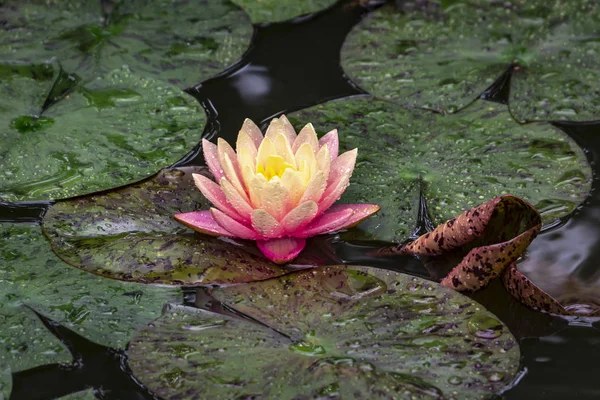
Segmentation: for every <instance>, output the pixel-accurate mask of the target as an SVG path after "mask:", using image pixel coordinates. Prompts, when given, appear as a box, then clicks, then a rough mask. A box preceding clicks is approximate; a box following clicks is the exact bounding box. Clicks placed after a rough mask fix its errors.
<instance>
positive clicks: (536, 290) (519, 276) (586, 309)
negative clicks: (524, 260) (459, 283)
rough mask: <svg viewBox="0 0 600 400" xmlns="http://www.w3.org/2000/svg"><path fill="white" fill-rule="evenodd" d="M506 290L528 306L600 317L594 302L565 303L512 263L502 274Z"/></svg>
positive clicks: (554, 311) (553, 312)
mask: <svg viewBox="0 0 600 400" xmlns="http://www.w3.org/2000/svg"><path fill="white" fill-rule="evenodd" d="M502 282H503V283H504V287H505V288H506V290H507V291H508V292H509V293H510V294H511V295H513V296H514V297H515V298H516V299H518V300H519V301H520V302H521V303H523V304H525V305H526V306H528V307H531V308H533V309H536V310H539V311H545V312H548V313H551V314H558V315H571V316H580V317H600V307H598V306H597V305H592V304H583V303H582V304H570V305H564V304H563V303H561V302H560V301H559V300H557V299H555V298H554V297H552V296H551V295H550V294H548V293H546V292H545V291H544V290H543V289H541V288H540V287H539V286H537V285H536V284H535V283H533V282H532V281H531V280H530V279H529V278H528V277H527V276H525V274H523V273H522V272H521V271H519V270H518V269H517V267H516V266H515V264H511V265H510V266H509V267H508V268H506V270H505V271H504V273H503V274H502Z"/></svg>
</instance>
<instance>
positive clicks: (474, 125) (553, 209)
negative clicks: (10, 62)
mask: <svg viewBox="0 0 600 400" xmlns="http://www.w3.org/2000/svg"><path fill="white" fill-rule="evenodd" d="M288 117H289V119H290V121H291V122H292V123H293V124H295V125H298V123H299V122H300V121H311V122H312V123H313V124H314V125H315V126H320V127H321V132H323V133H325V132H327V131H328V130H330V129H334V128H337V129H338V130H339V137H340V151H343V150H349V149H353V148H355V147H356V148H358V159H357V162H356V167H355V169H354V173H353V175H352V178H351V179H350V186H349V187H348V189H346V192H345V193H344V195H343V196H342V198H341V202H343V203H375V204H378V205H380V206H381V211H380V212H379V213H378V214H377V215H375V216H373V217H371V218H369V219H368V220H367V221H365V222H364V223H362V224H361V225H360V226H359V228H360V229H357V230H354V231H352V232H349V235H347V236H344V237H345V238H346V237H348V238H358V239H372V238H376V239H378V240H388V241H395V242H401V241H403V240H404V239H407V237H408V235H409V234H410V232H411V231H412V229H413V228H414V226H415V219H416V216H417V211H418V208H417V205H418V196H419V181H422V183H421V184H420V186H421V187H422V188H423V193H424V196H425V198H426V199H427V202H428V204H429V211H430V213H431V214H432V217H433V219H434V221H446V220H449V219H451V218H453V217H454V216H456V215H458V214H460V213H462V212H463V211H464V210H466V209H470V208H473V207H474V206H476V205H477V204H480V203H481V202H482V201H484V200H485V199H490V198H493V197H495V196H498V195H502V194H507V193H511V194H513V195H515V196H518V197H521V198H524V199H525V200H527V201H529V202H530V203H532V204H533V205H534V206H536V207H537V208H539V207H541V206H544V207H546V209H545V211H544V212H543V213H542V217H543V220H544V222H545V223H550V222H553V221H555V220H556V219H557V218H559V217H561V216H564V215H567V214H568V213H570V212H572V211H573V210H574V209H575V207H577V205H579V204H580V203H581V202H582V201H583V200H584V199H585V198H586V197H587V194H588V192H589V190H590V187H591V176H592V173H591V169H590V166H589V164H588V162H587V161H586V158H585V155H584V153H583V151H582V150H581V149H580V148H579V147H578V146H577V145H576V144H575V142H573V141H572V140H571V139H570V138H569V137H568V136H567V135H566V134H564V133H563V132H562V131H560V130H559V129H557V128H555V127H553V126H552V125H550V124H547V123H531V124H527V125H519V124H516V123H515V122H514V120H513V119H512V118H511V116H510V113H509V112H508V110H507V108H506V106H503V105H498V104H493V103H489V102H485V101H477V102H476V103H474V104H473V105H471V106H470V107H469V108H467V109H465V110H463V111H462V112H461V113H459V114H452V115H445V116H443V115H438V114H433V113H428V112H423V111H418V110H408V109H405V108H403V107H400V106H398V105H396V104H393V103H390V102H386V101H381V100H375V99H372V98H358V99H350V100H343V101H332V102H328V103H325V104H321V105H317V106H315V107H312V108H309V109H306V110H302V111H299V112H295V113H292V114H290V115H289V116H288ZM508 155H510V156H508ZM565 176H568V177H565ZM572 176H578V178H577V179H572ZM557 205H560V207H558V206H557Z"/></svg>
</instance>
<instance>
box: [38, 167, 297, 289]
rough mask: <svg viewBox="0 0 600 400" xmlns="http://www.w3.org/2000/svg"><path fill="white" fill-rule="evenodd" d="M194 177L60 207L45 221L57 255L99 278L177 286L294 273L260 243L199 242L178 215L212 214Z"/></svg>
mask: <svg viewBox="0 0 600 400" xmlns="http://www.w3.org/2000/svg"><path fill="white" fill-rule="evenodd" d="M192 173H204V174H207V173H208V172H207V170H206V168H201V167H188V168H181V169H174V170H163V171H161V172H160V173H159V174H158V175H156V176H155V177H153V178H152V179H149V180H146V181H144V182H142V183H138V184H135V185H131V186H128V187H125V188H122V189H118V190H115V191H111V192H107V193H100V194H96V195H91V196H87V197H82V198H77V199H72V200H65V201H61V202H58V203H56V204H54V205H53V206H52V207H51V208H50V210H49V211H48V212H47V213H46V215H45V217H44V221H43V228H44V232H45V233H46V235H47V236H48V238H49V239H50V240H51V241H52V246H53V249H54V251H55V252H56V254H58V256H59V257H61V258H62V259H63V260H65V261H66V262H68V263H69V264H72V265H74V266H76V267H79V268H82V269H84V270H86V271H88V272H92V273H94V274H98V275H103V276H107V277H110V278H115V279H121V280H126V281H137V282H145V283H165V284H172V285H200V284H202V285H210V284H232V283H241V282H252V281H256V280H262V279H267V278H271V277H274V276H279V275H282V274H285V273H287V272H289V271H288V270H286V269H284V268H281V267H279V266H277V265H275V264H273V263H272V262H270V261H268V260H267V259H266V258H264V257H263V256H262V255H260V253H258V250H257V249H256V245H255V244H254V242H249V243H232V242H231V241H224V240H220V239H217V238H213V237H210V236H206V235H201V234H197V233H195V232H194V231H192V230H191V229H188V228H186V227H185V226H184V225H182V224H180V223H178V222H177V221H175V219H174V218H173V215H174V214H177V213H182V212H188V211H194V210H200V209H208V208H209V203H208V201H207V200H206V199H205V198H204V197H203V196H202V194H201V193H200V191H199V190H198V189H197V188H196V187H195V185H194V182H193V180H192Z"/></svg>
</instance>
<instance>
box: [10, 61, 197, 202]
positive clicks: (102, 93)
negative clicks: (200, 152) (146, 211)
mask: <svg viewBox="0 0 600 400" xmlns="http://www.w3.org/2000/svg"><path fill="white" fill-rule="evenodd" d="M2 68H5V69H2ZM60 73H62V71H56V70H55V69H53V67H52V66H51V65H46V64H30V65H13V64H10V65H8V64H5V65H3V66H0V87H1V88H2V92H3V94H4V95H3V96H2V98H1V99H0V126H1V127H0V142H2V144H3V145H2V148H0V201H16V200H32V199H36V200H37V199H56V198H64V197H70V196H74V195H80V194H83V193H89V192H93V191H97V190H104V189H109V188H112V187H115V186H120V185H123V184H126V183H130V182H134V181H137V180H140V179H143V178H145V177H147V176H149V175H151V174H153V173H155V172H156V171H157V170H159V169H160V168H163V167H165V166H168V165H171V164H173V163H174V162H175V161H177V160H178V159H180V158H181V157H183V156H184V155H185V154H187V153H188V152H189V151H190V150H191V149H192V148H193V147H194V146H195V144H196V143H197V142H198V139H199V137H200V135H201V132H202V129H203V125H204V121H205V119H206V117H205V114H204V112H203V111H202V110H201V108H200V106H199V104H198V103H197V102H196V101H195V100H194V99H193V98H191V97H189V96H187V95H186V94H183V93H181V92H179V91H178V90H176V89H174V88H173V87H170V86H169V85H167V84H164V83H161V82H160V81H156V80H153V79H150V78H140V77H139V76H137V75H134V74H132V73H131V72H130V71H129V70H128V69H122V70H115V71H112V72H111V73H109V74H108V75H106V76H105V77H103V78H97V79H95V80H94V81H93V82H90V83H88V84H87V85H86V86H85V87H80V88H79V89H76V90H75V91H74V92H72V93H70V95H69V96H68V98H65V99H64V100H62V101H60V102H58V103H56V104H55V105H53V106H52V107H51V108H50V109H48V110H47V111H46V112H44V114H43V115H40V111H41V107H42V105H43V104H44V98H46V96H47V95H48V93H50V92H51V88H52V86H53V83H56V80H57V79H59V78H60Z"/></svg>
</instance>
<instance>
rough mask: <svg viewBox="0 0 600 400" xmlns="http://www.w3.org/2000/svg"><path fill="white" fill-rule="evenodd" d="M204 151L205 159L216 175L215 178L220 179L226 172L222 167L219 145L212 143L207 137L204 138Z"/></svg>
mask: <svg viewBox="0 0 600 400" xmlns="http://www.w3.org/2000/svg"><path fill="white" fill-rule="evenodd" d="M202 152H203V153H204V161H206V165H207V166H208V169H209V170H210V172H211V173H212V174H213V176H214V177H215V180H217V181H220V180H221V178H222V177H224V176H225V172H223V168H221V162H220V161H219V151H218V150H217V145H215V144H212V143H211V142H209V141H208V140H206V139H202Z"/></svg>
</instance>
